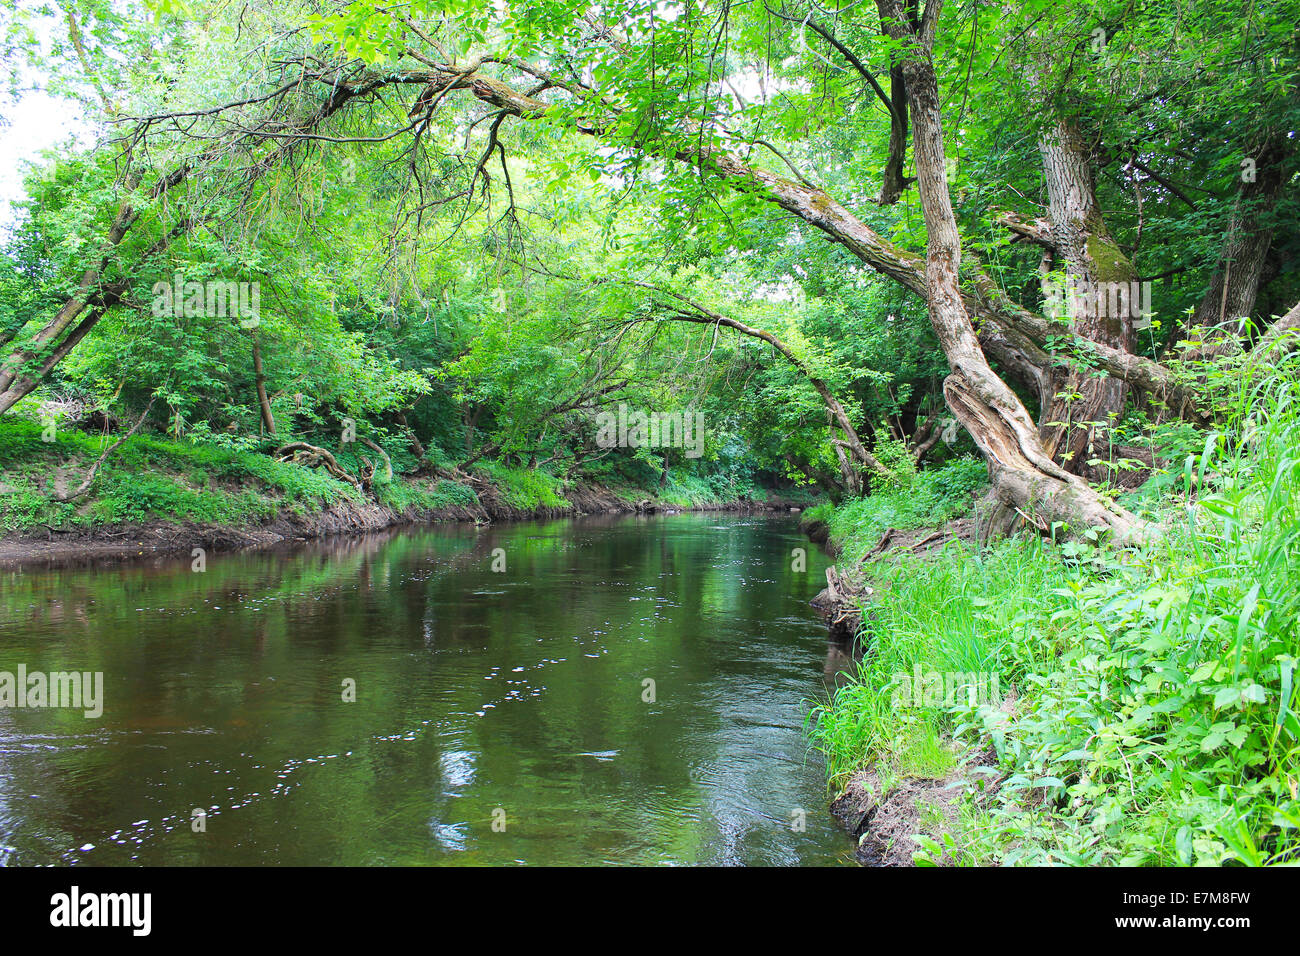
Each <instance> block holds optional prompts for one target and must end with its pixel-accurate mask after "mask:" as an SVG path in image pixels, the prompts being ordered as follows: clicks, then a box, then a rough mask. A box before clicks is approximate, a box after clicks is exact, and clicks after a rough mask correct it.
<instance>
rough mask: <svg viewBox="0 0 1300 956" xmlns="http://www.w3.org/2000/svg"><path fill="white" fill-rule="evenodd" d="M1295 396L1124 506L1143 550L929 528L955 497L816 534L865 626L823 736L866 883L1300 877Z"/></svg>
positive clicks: (819, 723)
mask: <svg viewBox="0 0 1300 956" xmlns="http://www.w3.org/2000/svg"><path fill="white" fill-rule="evenodd" d="M1296 389H1297V386H1295V385H1294V383H1290V384H1288V385H1287V386H1286V388H1285V389H1280V390H1279V393H1278V395H1277V396H1276V401H1275V404H1274V405H1273V406H1272V407H1270V408H1268V409H1262V408H1261V409H1259V410H1257V415H1256V417H1254V418H1253V419H1252V420H1251V421H1250V422H1248V423H1246V424H1247V425H1248V426H1249V428H1248V429H1246V428H1245V427H1244V426H1243V429H1244V430H1248V431H1249V432H1250V433H1251V434H1252V441H1251V442H1250V443H1248V444H1240V445H1236V446H1231V445H1228V444H1227V443H1226V442H1225V441H1223V440H1222V438H1221V437H1220V438H1219V439H1217V440H1211V441H1210V442H1209V443H1208V444H1207V445H1206V446H1205V451H1204V453H1203V454H1201V455H1193V456H1191V457H1190V458H1189V459H1188V460H1187V463H1186V464H1184V465H1183V466H1182V467H1180V468H1179V470H1178V472H1176V473H1173V474H1160V473H1157V474H1156V475H1155V476H1154V477H1153V478H1152V479H1151V480H1150V481H1149V482H1148V483H1147V484H1146V485H1144V486H1143V487H1142V488H1141V489H1139V490H1138V491H1136V492H1134V493H1131V494H1128V495H1124V496H1122V498H1121V503H1122V504H1124V505H1125V506H1126V507H1128V508H1130V509H1133V510H1135V511H1138V512H1141V513H1142V514H1143V515H1144V516H1145V517H1146V518H1148V520H1151V521H1152V522H1153V523H1154V524H1155V526H1156V527H1157V528H1158V529H1159V534H1158V535H1157V536H1156V537H1155V538H1154V539H1153V540H1152V541H1151V542H1149V543H1148V544H1146V545H1145V546H1143V547H1142V548H1130V549H1124V550H1120V549H1114V548H1108V547H1105V546H1098V544H1097V543H1096V542H1095V541H1093V540H1089V536H1088V535H1087V534H1086V533H1084V534H1083V535H1077V534H1076V535H1075V536H1073V539H1072V540H1068V541H1063V542H1054V541H1052V540H1051V539H1050V538H1044V537H1038V536H1033V537H1030V536H1022V537H1017V538H1010V539H1002V540H998V541H995V542H992V543H991V544H988V545H985V546H981V545H980V544H978V543H977V542H976V541H975V540H972V537H973V536H972V535H969V534H961V533H957V532H959V530H960V529H959V526H960V523H961V522H962V521H963V520H965V521H968V522H969V517H970V516H969V515H968V514H962V513H957V512H954V513H952V514H950V515H948V516H947V518H946V520H943V521H941V522H936V523H930V524H927V523H924V522H921V521H920V520H919V518H920V512H921V511H924V510H925V507H926V506H925V503H924V499H926V498H928V497H929V491H932V490H933V487H930V488H929V489H928V490H927V489H925V488H923V489H921V493H920V494H918V493H917V492H916V491H914V490H912V489H898V490H895V491H893V492H886V493H885V494H881V495H877V496H874V497H873V498H868V499H864V500H862V501H851V502H848V503H846V504H844V505H842V506H841V507H839V508H834V509H832V508H829V507H827V506H819V507H817V508H813V509H810V510H809V511H808V512H806V513H805V515H806V517H805V524H806V526H810V527H811V529H812V530H813V531H814V532H820V533H822V534H825V535H826V536H828V538H829V543H830V546H831V547H832V549H833V550H834V551H835V552H836V553H837V555H838V566H837V569H836V570H835V571H834V572H831V573H829V575H828V577H829V580H830V581H831V583H832V585H834V587H833V588H831V589H828V590H831V591H833V592H838V593H832V594H829V595H827V594H823V596H822V605H823V608H824V610H825V611H826V613H828V614H830V615H832V618H835V617H844V616H845V615H846V614H847V613H849V612H852V613H854V614H856V615H858V618H857V619H856V620H854V621H853V622H852V625H851V626H852V629H853V630H854V631H855V632H856V640H857V642H858V647H857V656H858V657H859V659H860V660H859V663H858V666H857V668H856V673H855V674H854V676H853V678H852V679H851V680H850V681H849V682H848V683H846V684H845V685H844V686H842V687H840V688H839V689H838V690H837V691H836V692H835V694H834V695H833V698H832V699H831V700H830V702H829V703H827V704H826V705H824V706H821V707H817V708H815V709H814V711H813V713H812V715H811V718H810V725H811V733H812V737H813V739H814V741H815V743H816V745H817V746H818V747H819V748H820V749H821V750H822V751H823V752H824V753H825V755H826V760H827V772H828V776H829V783H830V786H831V789H832V791H833V792H834V793H836V794H837V795H838V797H837V799H836V802H835V804H834V809H835V811H836V813H837V815H838V816H839V817H840V819H841V820H842V821H843V822H844V823H845V825H846V826H847V827H848V828H849V830H850V832H852V833H854V835H855V837H857V838H858V840H859V847H858V858H859V861H860V862H863V863H868V864H877V865H879V864H885V865H912V864H918V865H1017V864H1036V865H1062V864H1064V865H1193V864H1196V865H1224V864H1246V865H1259V864H1270V863H1284V862H1294V861H1295V860H1296V859H1297V858H1298V857H1300V800H1297V791H1296V781H1297V780H1300V718H1297V715H1296V710H1297V704H1298V703H1300V702H1298V701H1297V695H1296V687H1297V683H1300V682H1297V681H1296V680H1295V676H1296V675H1295V670H1296V660H1297V658H1300V644H1298V643H1297V634H1298V633H1300V627H1298V626H1297V625H1298V624H1300V622H1297V620H1296V617H1297V609H1300V590H1298V589H1300V577H1298V576H1297V575H1296V574H1295V572H1294V567H1295V565H1296V563H1297V562H1298V561H1300V552H1298V550H1297V548H1298V542H1300V521H1298V519H1297V514H1300V508H1298V507H1297V505H1298V503H1300V463H1298V462H1297V460H1296V459H1295V457H1294V455H1293V454H1292V452H1291V451H1290V449H1292V448H1294V447H1295V444H1296V442H1297V440H1300V414H1298V413H1297V411H1296V404H1295V402H1294V394H1295V391H1296ZM936 474H938V473H936ZM929 480H930V481H931V482H932V483H934V482H938V481H939V480H940V479H938V478H932V479H929ZM877 499H879V500H877ZM918 499H920V503H919V504H918ZM873 502H874V503H873ZM945 507H946V506H944V505H943V504H942V502H941V503H940V506H939V508H938V510H940V511H942V510H944V508H945ZM900 513H902V514H903V515H904V517H907V516H911V517H912V518H914V519H917V520H915V521H914V522H912V523H911V524H910V526H908V527H905V528H903V529H902V530H901V531H900V532H894V533H892V534H891V533H889V531H890V527H892V518H893V517H895V516H897V515H899V514H900ZM819 523H820V525H819ZM902 524H903V525H908V524H909V523H908V522H907V521H904V522H902ZM882 529H883V530H882Z"/></svg>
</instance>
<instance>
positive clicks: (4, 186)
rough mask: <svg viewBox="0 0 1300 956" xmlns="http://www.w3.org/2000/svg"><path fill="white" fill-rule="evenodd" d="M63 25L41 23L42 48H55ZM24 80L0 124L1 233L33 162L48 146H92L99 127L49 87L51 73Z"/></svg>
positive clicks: (11, 221) (2, 112)
mask: <svg viewBox="0 0 1300 956" xmlns="http://www.w3.org/2000/svg"><path fill="white" fill-rule="evenodd" d="M62 27H63V24H62V22H61V21H59V20H57V19H55V18H53V17H43V18H42V19H40V20H39V21H37V23H36V29H37V32H38V34H39V35H40V36H41V45H42V46H43V47H44V51H43V52H48V51H49V49H50V42H49V38H50V35H51V32H52V31H54V30H59V29H62ZM19 82H20V83H21V85H22V87H23V89H24V92H22V93H21V94H19V98H18V101H17V103H13V102H6V103H4V104H3V105H2V106H0V116H3V118H4V122H3V123H0V235H3V234H5V233H7V232H8V231H9V230H10V228H12V226H13V224H14V221H15V216H16V213H17V210H15V209H14V207H13V203H14V202H15V201H17V200H19V199H22V198H23V196H24V192H23V177H24V176H25V175H26V174H27V173H28V172H29V167H28V165H27V164H28V163H38V162H40V161H41V158H42V153H43V152H44V151H45V150H47V149H57V148H59V147H67V146H68V145H75V146H89V145H91V144H92V143H93V142H94V131H93V129H92V127H91V125H90V124H89V123H87V122H86V119H85V116H84V114H83V112H82V108H81V106H80V105H79V104H77V103H75V102H73V101H72V100H69V99H66V98H64V97H60V96H53V95H51V94H50V93H47V92H46V91H45V90H46V86H47V82H48V77H45V76H41V75H39V74H36V73H30V72H24V73H23V74H22V75H20V79H19Z"/></svg>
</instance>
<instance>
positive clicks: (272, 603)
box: [0, 515, 851, 865]
mask: <svg viewBox="0 0 1300 956" xmlns="http://www.w3.org/2000/svg"><path fill="white" fill-rule="evenodd" d="M795 547H804V548H806V547H807V543H806V541H804V540H803V539H801V538H800V537H799V536H798V534H797V533H796V531H795V528H794V524H793V522H792V521H790V520H789V519H784V520H781V519H771V518H767V517H746V518H720V517H718V516H716V515H673V516H659V517H653V518H647V517H624V518H588V519H581V520H576V521H555V522H547V523H528V524H517V525H500V526H493V527H489V528H480V529H474V528H467V527H458V528H445V529H426V530H419V531H393V532H388V533H382V534H375V535H366V536H360V537H346V538H337V539H332V540H326V541H321V542H314V543H311V544H300V545H293V546H286V547H282V548H276V549H270V550H265V551H258V552H255V553H244V554H238V555H229V556H221V555H213V556H209V558H208V562H207V570H206V571H205V572H203V573H195V572H193V571H192V570H191V565H190V561H189V559H188V558H185V559H178V560H165V559H148V560H146V561H144V562H142V563H133V564H102V565H91V566H84V565H82V566H76V565H75V564H74V565H73V566H67V565H64V566H47V567H43V568H40V569H36V570H32V569H26V570H23V571H14V570H5V571H0V670H13V669H14V668H15V667H16V665H17V664H18V663H20V662H21V663H25V664H26V665H27V666H28V668H30V669H44V670H66V669H77V670H89V671H102V672H103V673H104V675H105V678H104V679H105V712H104V715H103V717H102V718H101V719H100V720H98V721H87V720H86V719H84V718H83V717H81V716H80V714H79V712H71V711H54V710H45V711H38V710H0V860H3V861H5V862H10V863H24V864H32V863H48V862H54V863H72V862H75V863H89V864H124V863H134V862H139V863H153V864H231V863H284V864H302V865H315V864H360V865H366V864H379V863H385V864H409V863H418V864H458V863H459V864H495V863H513V862H525V863H560V864H573V863H596V862H616V863H724V864H725V863H747V864H756V863H757V864H762V863H767V864H795V863H803V864H820V863H832V862H847V860H848V856H849V852H850V850H851V846H850V845H849V841H848V839H847V838H846V837H845V836H844V834H842V833H841V832H840V831H839V830H838V828H837V827H836V825H835V823H834V821H833V820H832V819H831V818H830V817H829V815H828V814H827V813H826V810H825V802H826V801H825V792H824V784H823V774H822V768H821V765H820V762H819V760H818V759H817V758H816V755H815V754H812V753H809V752H808V751H807V748H806V742H805V740H804V737H803V735H802V721H803V715H804V711H805V704H806V701H807V700H809V699H811V698H814V697H816V696H818V695H819V694H820V693H821V692H822V688H823V667H824V666H825V668H826V674H827V675H828V676H829V675H830V673H831V671H830V657H829V656H828V655H827V654H826V638H825V630H824V628H823V627H822V625H821V623H820V621H819V619H818V617H817V614H816V612H814V611H813V610H812V609H811V608H810V607H808V606H807V601H808V600H809V599H810V598H811V597H812V596H813V594H814V593H815V592H816V591H817V590H818V589H819V582H821V580H822V577H823V571H824V560H823V559H822V558H820V557H819V556H817V555H815V554H810V555H809V561H808V569H807V571H806V572H801V571H795V570H793V568H792V562H791V560H790V554H791V550H792V549H793V548H795ZM495 549H501V552H503V553H504V557H505V571H504V572H502V573H494V572H493V571H492V570H491V565H492V563H493V557H494V550H495ZM647 681H651V682H652V684H647ZM349 686H351V687H353V688H355V701H354V702H350V701H348V700H346V696H347V695H346V690H347V688H348V687H349ZM650 688H652V689H653V692H652V693H647V690H648V689H650ZM195 810H202V811H203V812H204V815H205V817H206V830H205V832H201V833H196V832H195V828H194V824H193V820H194V812H195ZM801 813H802V814H803V819H804V820H805V821H806V822H804V824H803V826H804V829H803V831H802V832H800V830H799V828H798V826H797V823H798V821H799V819H800V814H801Z"/></svg>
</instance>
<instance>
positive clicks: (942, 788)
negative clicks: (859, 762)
mask: <svg viewBox="0 0 1300 956" xmlns="http://www.w3.org/2000/svg"><path fill="white" fill-rule="evenodd" d="M996 764H997V755H996V754H995V753H994V751H993V749H992V748H991V747H990V748H988V749H986V750H981V751H977V752H975V753H972V754H968V755H966V756H965V758H964V759H962V760H961V762H960V764H959V766H958V767H957V768H956V769H954V770H953V771H952V772H950V773H948V774H947V775H945V776H944V777H940V778H934V777H910V778H906V779H903V780H895V781H893V782H892V783H891V782H890V781H887V780H885V779H884V777H883V776H882V774H881V773H880V772H879V771H878V770H877V769H876V768H874V767H872V768H870V769H867V770H860V771H858V772H857V773H855V774H854V775H853V776H852V777H851V778H849V782H848V785H847V786H846V787H845V788H844V790H843V792H841V793H840V795H839V796H838V797H836V798H835V801H834V802H833V803H832V804H831V813H833V814H834V815H835V818H836V819H837V820H839V821H840V823H841V824H843V826H844V828H845V829H846V830H848V831H849V833H851V834H852V835H853V838H854V839H855V840H857V842H858V847H857V850H856V851H855V856H856V857H857V860H858V862H859V863H861V864H862V865H863V866H914V865H916V860H915V854H916V853H917V852H918V851H919V850H921V849H922V847H921V845H920V844H919V843H918V842H917V840H916V837H917V835H919V834H924V835H926V836H928V837H930V839H932V840H934V841H935V842H936V843H938V844H939V845H940V846H943V837H942V834H943V832H944V831H945V830H948V829H950V826H949V825H950V823H951V821H952V820H953V819H954V815H955V813H956V810H957V806H958V803H959V801H960V800H961V799H963V798H964V797H965V796H966V795H968V794H975V795H976V796H977V798H978V799H980V800H985V799H988V798H989V797H990V796H991V795H992V794H993V793H995V792H996V791H997V788H998V786H999V784H1000V783H1001V776H1000V775H999V774H998V772H997V770H996V769H995V767H996ZM929 862H931V863H934V864H936V865H940V866H942V865H944V864H945V863H948V862H949V860H948V859H947V853H946V852H944V853H942V855H940V856H939V858H938V859H932V860H930V861H929Z"/></svg>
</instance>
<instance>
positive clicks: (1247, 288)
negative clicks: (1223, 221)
mask: <svg viewBox="0 0 1300 956" xmlns="http://www.w3.org/2000/svg"><path fill="white" fill-rule="evenodd" d="M1288 159H1289V155H1288V150H1287V149H1286V148H1285V146H1284V145H1283V143H1282V142H1280V141H1279V140H1278V139H1277V138H1273V139H1270V140H1269V141H1268V142H1267V144H1266V145H1265V146H1264V148H1263V149H1262V150H1261V151H1260V153H1259V155H1258V156H1257V157H1254V160H1255V176H1254V178H1253V180H1249V181H1247V182H1243V183H1242V184H1241V187H1240V188H1239V189H1238V191H1237V198H1236V201H1235V202H1234V203H1233V206H1232V214H1231V216H1230V217H1229V220H1228V230H1227V235H1226V236H1225V241H1224V245H1223V252H1222V255H1221V257H1220V262H1219V265H1218V267H1217V268H1216V269H1215V272H1214V275H1213V276H1212V277H1211V279H1210V286H1209V288H1208V289H1206V291H1205V295H1204V296H1203V297H1202V298H1201V301H1200V302H1199V303H1197V306H1196V310H1195V311H1194V312H1193V313H1192V316H1191V319H1190V321H1189V322H1188V323H1187V324H1186V325H1184V326H1182V327H1181V328H1180V329H1179V332H1180V334H1179V335H1176V336H1175V337H1174V339H1173V342H1172V343H1171V344H1176V343H1177V342H1178V341H1179V340H1184V341H1185V340H1187V338H1188V336H1189V335H1192V334H1193V330H1194V329H1197V328H1200V329H1204V330H1206V331H1205V332H1204V333H1201V334H1203V336H1204V337H1203V338H1199V339H1197V341H1199V342H1200V344H1199V345H1196V346H1193V347H1191V348H1189V349H1187V350H1186V351H1185V352H1184V353H1183V356H1182V357H1183V358H1184V359H1185V360H1208V359H1212V358H1215V357H1217V356H1220V355H1226V354H1229V353H1231V352H1234V351H1236V350H1237V349H1239V348H1240V347H1241V343H1242V331H1243V330H1242V329H1241V328H1240V326H1239V322H1240V320H1241V319H1242V318H1248V317H1250V316H1251V315H1252V314H1253V313H1254V311H1255V300H1256V298H1257V297H1258V295H1259V287H1260V282H1261V278H1262V277H1263V275H1264V268H1265V266H1266V264H1267V262H1268V251H1269V248H1270V246H1272V244H1273V231H1274V224H1273V223H1272V222H1271V221H1270V219H1269V215H1270V214H1271V213H1272V212H1273V208H1274V207H1275V206H1276V205H1277V201H1278V199H1279V197H1280V196H1281V195H1282V190H1283V187H1284V186H1285V185H1286V181H1287V179H1288V178H1289V175H1288V172H1289V163H1288Z"/></svg>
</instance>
